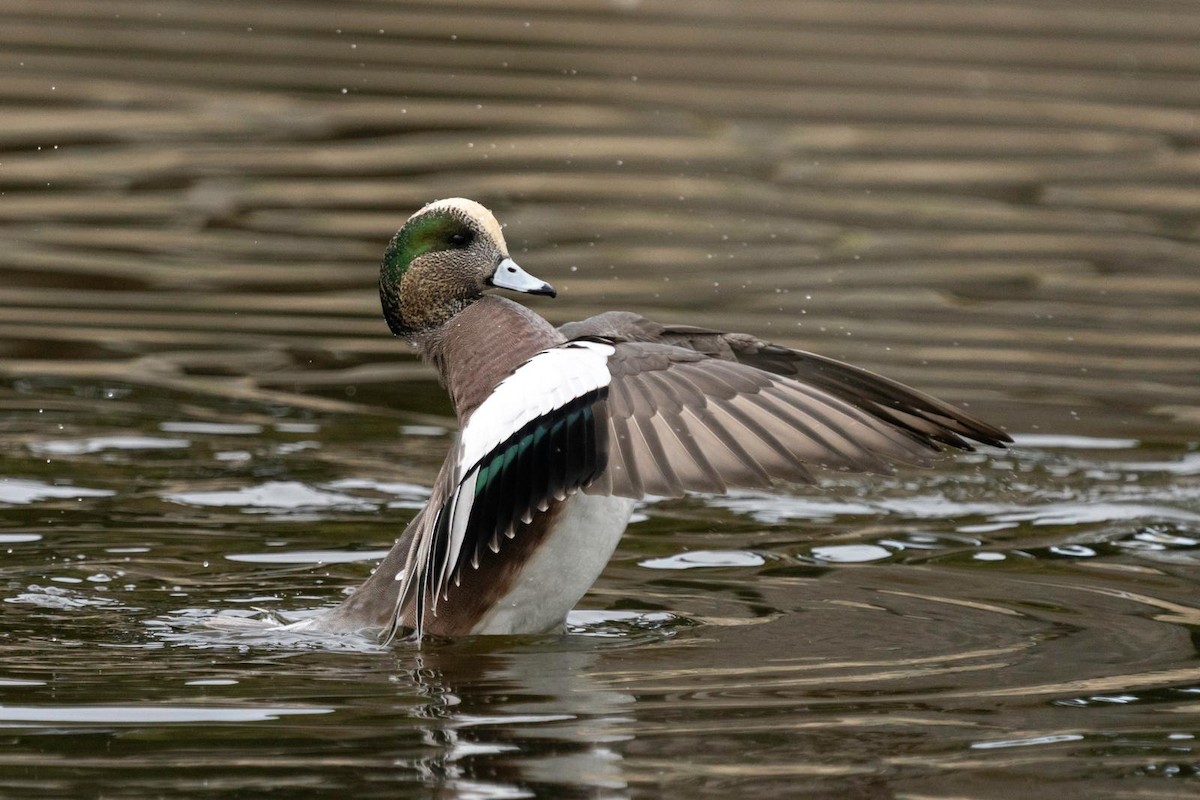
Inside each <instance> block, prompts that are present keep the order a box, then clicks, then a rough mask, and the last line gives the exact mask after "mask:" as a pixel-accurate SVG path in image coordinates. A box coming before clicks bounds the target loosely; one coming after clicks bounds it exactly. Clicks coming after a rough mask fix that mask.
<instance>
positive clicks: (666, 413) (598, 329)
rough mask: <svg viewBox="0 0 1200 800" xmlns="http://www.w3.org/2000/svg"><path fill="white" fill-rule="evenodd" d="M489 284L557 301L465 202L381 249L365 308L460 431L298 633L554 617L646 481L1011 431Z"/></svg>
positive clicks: (721, 340) (477, 630) (793, 478)
mask: <svg viewBox="0 0 1200 800" xmlns="http://www.w3.org/2000/svg"><path fill="white" fill-rule="evenodd" d="M495 290H507V291H510V292H515V293H519V294H526V295H535V296H537V295H540V296H545V297H549V298H553V297H555V296H556V292H555V289H554V288H553V287H552V286H551V285H550V284H548V283H546V282H545V281H543V280H541V279H539V278H536V277H534V276H532V275H530V274H529V273H528V272H526V271H525V270H524V269H522V268H521V267H520V266H518V265H517V263H516V261H514V259H513V258H512V256H511V254H510V253H509V249H508V246H507V244H506V243H505V240H504V234H503V231H502V230H501V227H500V224H499V223H498V222H497V220H496V217H495V216H494V215H493V214H492V212H491V211H489V210H488V209H487V208H485V207H484V206H483V205H481V204H480V203H478V202H475V201H473V200H468V199H466V198H461V197H455V198H449V199H444V200H438V201H436V202H432V203H429V204H428V205H426V206H424V207H423V208H421V209H419V210H418V211H416V213H414V214H413V215H412V216H411V217H409V218H408V220H407V221H406V222H405V223H404V225H403V227H401V228H400V230H399V231H398V232H397V233H396V234H395V236H394V237H393V238H392V239H391V241H390V243H389V244H388V245H387V248H386V250H385V251H384V255H383V260H382V263H381V265H380V271H379V297H380V302H381V306H382V310H383V318H384V320H385V322H386V323H387V326H388V328H389V329H390V330H391V332H392V333H393V334H394V335H395V336H397V337H400V338H402V339H405V340H407V341H408V342H409V343H411V344H412V345H414V346H415V347H416V349H417V350H418V351H419V352H420V354H421V356H422V357H423V359H424V360H425V361H426V362H428V363H429V364H431V365H432V366H433V367H434V368H435V369H436V370H437V373H438V376H439V378H440V380H441V384H442V385H443V386H444V387H445V389H446V391H447V392H448V393H449V396H450V399H451V401H452V403H453V405H454V410H455V414H456V416H457V421H458V426H459V432H458V435H457V437H456V438H455V439H454V442H453V444H452V445H451V447H450V452H449V453H448V454H447V456H446V459H445V461H444V462H443V463H442V466H441V469H440V470H439V471H438V474H437V477H436V478H435V480H434V481H433V486H432V490H431V493H430V496H429V499H428V502H427V503H426V504H425V506H424V507H423V508H422V509H421V510H420V511H419V512H418V513H417V514H416V515H415V516H414V517H413V519H412V520H411V522H410V523H409V524H408V526H407V527H406V528H405V530H404V532H403V533H402V534H401V536H400V537H399V538H398V539H397V540H396V542H395V545H394V546H393V547H392V548H391V550H390V551H389V552H388V554H387V555H386V557H385V558H384V559H383V561H382V562H381V563H380V564H379V566H378V567H377V568H376V569H375V570H374V571H373V572H372V574H371V576H370V577H369V578H368V579H367V580H366V581H365V583H363V585H362V586H360V587H359V588H358V589H356V590H355V591H354V592H353V593H352V594H350V595H349V596H348V597H347V598H346V599H345V600H344V601H343V602H342V603H341V604H339V605H337V606H335V607H333V608H331V609H329V610H328V611H326V612H325V613H323V614H321V615H319V616H317V617H314V618H310V619H309V620H306V621H305V622H306V623H308V624H307V625H306V627H309V628H313V629H317V630H321V631H326V632H358V633H367V632H371V633H374V635H376V636H379V637H381V638H382V639H383V640H385V641H391V640H392V639H394V638H395V637H397V636H405V637H410V638H414V639H415V640H417V641H418V642H419V641H421V640H422V639H423V638H425V637H459V636H467V635H493V634H496V635H504V634H539V633H548V632H553V631H561V630H563V629H564V624H565V619H566V615H567V613H568V612H569V611H570V610H571V609H573V608H574V607H575V605H576V604H577V603H578V602H579V601H580V600H581V599H582V597H583V596H584V594H585V593H586V592H587V591H588V589H589V588H590V587H591V586H592V584H593V583H594V582H595V581H596V579H597V578H598V577H599V575H600V573H601V571H602V570H603V569H604V568H605V566H606V565H607V563H608V561H609V558H610V557H611V555H612V554H613V552H614V550H615V549H616V547H617V544H618V542H619V541H620V539H621V536H622V534H623V533H624V531H625V528H626V526H627V525H628V524H629V521H630V518H631V516H632V514H633V512H634V508H635V505H636V504H637V503H638V502H639V501H641V500H644V499H645V498H647V497H652V496H656V497H662V498H677V497H682V496H684V495H685V494H688V493H707V494H723V493H725V492H727V491H729V490H731V489H770V488H772V487H777V486H778V485H780V484H808V483H814V482H815V480H816V474H817V473H816V470H819V469H831V470H839V471H844V472H854V473H881V474H887V473H889V472H891V471H892V470H893V468H894V467H895V466H896V465H911V466H929V465H930V464H931V459H932V458H933V457H934V456H936V455H938V454H939V453H941V452H943V451H944V450H946V449H954V450H962V451H970V450H972V449H973V446H974V445H973V443H974V444H983V445H988V446H993V447H1003V446H1005V445H1006V444H1008V443H1010V442H1011V441H1012V439H1011V438H1010V437H1009V435H1008V434H1007V433H1005V432H1004V431H1002V430H1001V429H999V428H997V427H994V426H992V425H990V424H988V423H985V422H983V421H981V420H978V419H976V418H975V417H973V416H971V415H969V414H967V413H966V412H964V411H963V410H961V409H959V408H957V407H955V406H953V405H951V404H949V403H946V402H943V401H941V400H938V399H936V398H933V397H931V396H929V395H927V394H924V393H922V392H919V391H917V390H915V389H912V388H909V387H907V386H905V385H903V384H901V383H898V382H896V381H893V380H890V379H888V378H885V377H882V376H880V375H877V374H875V373H872V372H868V371H867V370H864V369H860V368H858V367H855V366H851V365H849V364H846V363H843V362H841V361H837V360H835V359H832V358H827V357H825V356H821V355H817V354H815V353H810V352H805V351H802V350H794V349H790V348H787V347H783V346H780V345H776V344H772V343H770V342H766V341H763V340H761V339H759V338H757V337H756V336H753V335H749V334H744V333H730V332H724V331H719V330H712V329H709V328H705V327H698V326H692V325H671V324H660V323H657V322H654V321H651V320H649V319H646V318H645V317H643V316H641V315H639V314H636V313H633V312H628V311H609V312H606V313H602V314H598V315H596V316H593V317H590V318H588V319H585V320H582V321H579V322H571V323H567V324H565V325H562V326H561V327H555V326H554V325H552V324H551V323H550V322H548V321H547V320H545V319H544V318H543V317H541V316H540V315H538V314H536V313H534V312H533V311H531V310H530V309H529V308H527V307H526V306H524V305H522V304H520V303H517V302H515V301H513V300H512V299H509V298H508V297H505V296H502V295H501V294H499V293H498V292H497V291H495Z"/></svg>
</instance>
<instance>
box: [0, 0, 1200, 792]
mask: <svg viewBox="0 0 1200 800" xmlns="http://www.w3.org/2000/svg"><path fill="white" fill-rule="evenodd" d="M1198 40H1200V10H1198V9H1197V7H1196V6H1195V5H1194V4H1191V3H1183V2H1175V1H1174V0H1163V1H1162V2H1155V3H1153V4H1147V3H1141V2H1134V0H1130V2H1124V3H1123V2H1115V1H1114V2H1097V3H1080V4H1075V3H1067V2H1055V3H1042V2H1032V0H1031V1H1030V2H1011V3H1006V4H996V3H987V4H976V3H968V2H946V3H941V2H908V0H900V1H899V2H887V3H883V2H880V3H870V2H836V3H825V2H765V1H760V2H742V3H733V2H730V3H725V2H696V3H677V4H676V3H666V2H654V1H647V2H638V0H633V2H610V3H602V2H554V0H495V2H490V1H489V0H449V1H448V2H438V3H432V2H430V3H427V4H424V5H415V4H398V3H385V2H367V1H364V2H348V3H337V4H333V3H320V2H312V3H302V2H292V1H291V0H283V1H282V2H267V1H266V0H250V1H249V2H238V3H232V2H229V3H219V2H207V1H206V0H197V1H196V2H188V3H159V2H143V1H140V0H125V1H124V2H120V1H111V0H93V1H91V2H82V1H77V0H66V1H65V2H54V3H45V2H35V0H6V2H5V3H3V4H2V5H0V408H2V409H3V413H2V414H0V797H2V798H27V797H38V798H60V797H61V798H85V797H89V798H90V797H104V798H148V797H168V798H191V797H197V798H199V797H206V798H207V797H221V798H226V797H238V798H242V797H244V798H251V797H263V796H272V797H288V798H304V797H319V796H331V797H332V796H337V797H345V798H374V797H380V798H383V797H387V798H397V797H424V796H438V797H454V798H509V797H525V796H544V797H645V798H650V797H654V798H657V797H684V798H688V800H695V799H696V798H702V797H704V798H707V797H712V798H728V797H793V796H794V797H828V798H844V797H848V798H888V797H898V798H911V799H912V800H918V798H920V799H924V798H946V799H947V800H948V799H949V798H1010V797H1056V798H1075V797H1078V798H1085V797H1086V798H1107V797H1112V798H1127V797H1137V798H1156V799H1157V798H1176V797H1179V798H1182V797H1193V796H1195V794H1196V792H1197V790H1198V789H1200V741H1198V740H1197V739H1196V737H1197V736H1200V659H1198V658H1197V633H1198V632H1200V605H1198V600H1200V400H1198V398H1200V221H1198V219H1200V189H1198V188H1197V187H1200V80H1197V79H1198V78H1200V74H1198V73H1200V48H1197V46H1196V42H1197V41H1198ZM450 195H466V196H470V197H473V198H475V199H478V200H480V201H482V202H484V203H485V204H487V205H489V206H490V207H492V208H493V209H494V210H495V211H496V213H497V215H498V216H499V217H500V219H501V221H502V222H505V223H506V224H507V228H506V235H507V237H508V240H509V243H510V245H511V246H512V249H513V254H514V256H515V257H516V258H517V260H518V261H520V262H521V264H522V265H523V266H524V267H526V268H527V269H528V270H529V271H530V272H533V273H534V274H536V275H538V276H539V277H542V278H544V279H546V280H549V281H551V282H552V283H554V284H555V285H556V287H557V288H558V289H559V293H560V295H559V298H558V300H555V301H549V300H545V299H531V300H530V301H529V302H530V304H531V305H534V306H535V307H536V309H537V310H538V311H539V312H541V313H543V314H545V315H546V316H547V317H549V318H551V319H553V320H555V321H558V322H562V321H566V320H569V319H577V318H580V317H583V316H586V315H588V314H592V313H595V312H597V311H601V310H606V309H609V308H628V309H632V310H637V311H640V312H642V313H644V314H646V315H648V316H651V317H653V318H656V319H660V320H662V321H673V322H688V323H693V324H703V325H711V326H717V327H723V328H728V329H733V330H745V331H750V332H753V333H755V334H758V335H760V336H763V337H767V338H771V339H774V340H776V341H779V342H781V343H785V344H788V345H791V346H795V347H802V348H806V349H812V350H817V351H819V352H822V353H825V354H828V355H832V356H836V357H840V358H845V359H847V360H850V361H853V362H854V363H857V364H861V365H863V366H866V367H869V368H872V369H875V370H878V371H882V372H885V373H886V374H888V375H891V376H893V377H896V378H899V379H901V380H904V381H906V382H909V383H912V384H914V385H916V386H919V387H921V388H923V389H926V390H929V391H932V392H934V393H936V394H938V395H940V396H944V397H946V398H947V399H951V400H954V401H956V402H960V403H965V404H968V405H969V407H970V408H971V409H972V410H973V411H975V412H977V413H978V414H979V415H981V416H983V417H984V418H986V419H988V420H989V421H992V422H995V423H998V424H1001V425H1003V426H1004V427H1005V428H1006V429H1008V430H1009V431H1011V432H1012V433H1013V434H1014V435H1015V436H1016V437H1017V446H1016V447H1015V448H1013V449H1012V450H1011V451H1010V452H1001V451H987V452H979V453H973V454H968V455H965V456H961V457H958V458H954V459H947V460H945V461H944V462H943V463H941V464H940V465H939V467H938V468H937V469H935V470H928V471H902V472H900V473H898V474H897V475H895V476H891V477H883V478H879V477H876V478H861V477H853V476H842V475H833V476H826V478H825V480H824V481H823V483H822V484H821V485H820V486H818V487H785V488H783V489H781V491H780V492H779V493H777V494H773V495H770V494H758V493H741V494H736V495H733V496H730V497H724V498H704V497H694V498H689V499H687V500H684V501H677V502H674V501H673V502H649V503H646V504H644V505H643V506H642V507H641V508H640V510H639V513H638V516H637V517H636V518H635V520H636V521H635V523H634V524H633V525H632V526H631V527H630V530H629V533H628V535H627V536H626V538H625V539H624V541H623V543H622V545H621V547H620V548H619V550H618V552H617V554H616V556H615V558H614V560H613V562H612V564H611V565H610V567H609V569H608V570H607V571H606V572H605V574H604V575H603V576H602V578H601V579H600V581H599V582H598V583H597V585H596V586H595V588H594V589H593V590H592V591H591V592H590V593H589V594H588V595H587V596H586V597H585V598H584V600H583V602H582V603H581V606H580V610H578V611H577V612H575V613H574V614H573V615H572V617H571V619H570V623H571V632H570V633H569V634H568V635H565V636H540V637H521V638H480V639H476V640H464V641H460V642H454V643H431V644H429V645H426V646H425V647H423V648H421V649H419V650H418V649H416V648H414V647H413V646H410V645H403V644H401V645H397V646H394V647H390V648H382V647H379V646H377V645H376V644H374V643H373V642H370V641H365V640H361V639H355V638H319V639H314V638H311V637H307V638H298V637H295V636H285V635H284V634H280V633H270V632H263V631H261V630H260V631H254V630H252V629H247V630H246V631H236V630H234V631H230V630H214V629H212V628H210V627H208V626H206V625H205V622H206V621H207V620H210V619H211V618H212V617H214V616H216V615H218V614H223V615H240V616H246V617H249V618H253V619H263V618H264V617H266V616H269V615H272V614H284V615H289V616H291V617H296V616H303V615H305V614H311V613H314V612H315V611H317V610H319V609H321V608H324V607H328V606H330V605H332V604H334V603H336V602H338V600H339V599H340V598H342V597H343V596H344V594H345V593H346V592H347V591H349V590H351V589H352V588H353V587H354V586H355V585H356V584H357V583H358V582H360V581H361V580H362V579H363V578H364V576H365V575H366V574H367V573H368V571H369V570H370V568H371V566H372V564H373V562H374V560H376V559H378V558H379V557H380V556H381V555H382V553H383V552H385V551H386V549H387V548H388V547H389V546H390V544H391V542H392V540H393V539H394V537H395V536H396V535H398V533H399V531H400V530H401V528H402V526H403V525H404V524H405V523H406V522H407V520H408V519H410V518H411V516H412V515H413V514H414V513H415V509H416V508H418V507H419V506H420V504H421V503H422V502H423V498H424V496H425V494H426V491H427V488H426V487H428V485H429V483H430V482H431V481H432V479H433V476H434V474H435V472H436V469H437V467H438V465H439V464H440V462H441V459H442V457H443V456H444V454H445V452H446V450H447V448H448V446H449V443H450V438H451V436H452V418H451V412H450V408H449V406H448V403H447V400H446V399H445V397H444V395H443V394H442V392H441V390H440V389H439V388H438V387H437V385H436V381H435V380H434V379H433V376H432V373H431V372H430V371H429V370H428V369H426V368H425V367H423V366H421V365H420V364H419V363H418V362H417V361H416V360H415V359H414V358H413V357H412V355H411V354H410V353H409V352H408V351H407V350H406V348H405V347H404V346H403V345H402V344H401V343H400V342H398V341H397V340H395V339H393V338H392V337H390V336H389V335H388V333H387V330H386V327H385V326H384V324H383V322H382V320H381V319H380V318H379V313H378V305H377V299H376V297H375V295H374V281H375V272H376V265H377V263H378V257H379V254H380V253H381V252H382V248H383V246H384V244H385V242H386V240H387V238H388V236H389V235H390V234H391V233H392V232H393V231H394V230H395V229H396V228H397V227H398V226H399V224H400V223H401V222H402V221H403V218H404V217H405V216H406V215H407V214H408V213H410V212H411V211H412V210H414V209H415V208H416V207H418V206H419V205H421V204H423V203H424V202H426V201H428V200H431V199H435V198H438V197H444V196H450Z"/></svg>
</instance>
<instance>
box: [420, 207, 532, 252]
mask: <svg viewBox="0 0 1200 800" xmlns="http://www.w3.org/2000/svg"><path fill="white" fill-rule="evenodd" d="M443 210H454V211H458V212H461V213H463V214H465V215H467V216H468V217H470V218H471V219H473V220H475V221H476V222H478V223H479V227H480V228H482V229H483V232H484V233H486V234H487V235H488V236H490V237H491V238H492V239H493V240H494V241H495V242H496V244H498V245H499V246H500V249H501V250H502V251H504V252H505V253H507V252H508V243H507V242H505V241H504V234H503V233H501V232H500V223H499V222H497V221H496V217H495V216H494V215H493V214H492V212H491V211H488V210H487V209H486V208H485V207H484V206H483V205H481V204H480V203H476V202H475V201H474V200H468V199H467V198H465V197H447V198H446V199H445V200H434V201H433V202H432V203H430V204H428V205H427V206H425V207H424V208H422V209H421V210H420V211H418V212H417V213H416V214H413V215H412V217H409V219H412V218H413V217H417V216H420V215H421V214H424V213H425V212H426V211H443Z"/></svg>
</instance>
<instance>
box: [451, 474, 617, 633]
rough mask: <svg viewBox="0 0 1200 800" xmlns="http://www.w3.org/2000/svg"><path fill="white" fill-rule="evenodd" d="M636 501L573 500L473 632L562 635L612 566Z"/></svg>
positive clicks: (565, 503)
mask: <svg viewBox="0 0 1200 800" xmlns="http://www.w3.org/2000/svg"><path fill="white" fill-rule="evenodd" d="M633 507H634V501H633V500H629V499H626V498H624V497H602V496H593V495H586V494H582V493H578V494H574V495H571V496H570V497H568V498H567V499H566V500H565V501H563V503H562V508H561V509H559V513H558V514H556V515H555V517H556V518H555V520H554V525H553V527H552V528H551V529H550V530H549V531H547V532H546V535H545V536H544V538H542V540H541V542H540V543H539V544H538V546H537V548H536V550H534V552H533V553H531V554H530V555H529V557H528V558H527V559H525V561H524V563H523V564H522V565H521V567H520V571H519V572H518V574H517V575H515V576H513V578H512V580H511V581H510V582H509V584H508V587H507V590H506V591H505V593H504V594H503V595H501V596H500V597H499V598H498V599H497V601H496V602H495V603H493V604H492V606H491V608H490V609H488V610H487V611H486V612H485V613H484V614H483V615H482V616H481V617H480V619H479V621H478V622H477V623H476V624H475V626H474V627H473V628H472V630H471V633H475V634H509V633H544V632H546V631H551V630H555V629H558V628H560V627H561V626H562V624H563V621H564V620H565V619H566V616H567V612H568V611H570V610H571V609H572V608H574V607H575V604H576V603H578V602H579V600H580V598H582V597H583V595H584V594H585V593H586V592H587V590H588V589H589V588H591V585H592V584H593V583H595V581H596V578H598V577H599V576H600V573H601V572H602V571H603V570H604V567H605V565H606V564H608V560H609V558H610V557H611V556H612V554H613V551H614V550H615V549H616V547H617V542H619V541H620V540H621V534H623V533H624V532H625V526H626V525H628V524H629V518H630V516H631V515H632V514H633Z"/></svg>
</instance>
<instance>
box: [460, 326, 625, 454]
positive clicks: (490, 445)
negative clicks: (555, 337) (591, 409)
mask: <svg viewBox="0 0 1200 800" xmlns="http://www.w3.org/2000/svg"><path fill="white" fill-rule="evenodd" d="M614 352H615V348H614V347H613V346H612V345H609V344H604V343H602V342H585V341H581V342H568V343H567V344H565V345H560V346H558V347H552V348H550V349H549V350H543V351H542V352H540V353H538V354H537V355H535V356H534V357H533V358H531V359H529V360H528V361H526V362H525V363H524V364H522V365H521V366H520V367H517V369H516V370H515V371H514V372H513V373H512V374H511V375H509V376H508V377H507V378H505V379H504V380H502V381H500V383H499V384H498V385H497V386H496V388H495V389H494V390H493V391H492V393H491V394H490V395H489V396H488V398H487V399H486V400H484V401H483V402H482V403H480V405H479V408H477V409H475V413H474V414H472V415H471V418H470V419H469V420H467V426H466V427H465V428H463V432H462V439H461V440H460V442H459V449H458V474H459V475H462V474H463V473H464V472H465V471H467V470H468V469H470V468H471V467H474V466H475V465H476V464H478V463H479V461H480V460H481V459H483V457H484V456H486V455H487V454H488V453H490V452H492V450H494V449H496V447H497V445H499V444H501V443H502V442H504V440H506V439H507V438H508V437H510V436H512V435H513V434H514V433H516V432H517V431H519V430H521V428H523V427H525V426H526V425H528V424H529V423H530V422H532V421H533V420H535V419H537V418H538V417H540V416H543V415H545V414H549V413H550V412H551V411H553V410H554V409H556V408H561V407H562V406H564V405H566V404H567V403H569V402H571V401H572V400H574V399H575V398H576V397H580V396H582V395H585V394H587V393H588V392H590V391H593V390H595V389H599V388H601V387H603V386H608V384H609V382H610V381H612V375H611V374H610V373H609V371H608V357H609V356H611V355H612V354H613V353H614Z"/></svg>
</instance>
